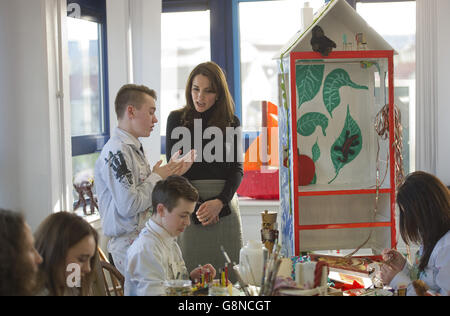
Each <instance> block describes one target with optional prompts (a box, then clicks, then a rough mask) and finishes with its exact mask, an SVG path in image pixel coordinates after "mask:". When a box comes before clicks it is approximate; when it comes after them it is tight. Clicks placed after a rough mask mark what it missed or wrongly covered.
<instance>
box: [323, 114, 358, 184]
mask: <svg viewBox="0 0 450 316" xmlns="http://www.w3.org/2000/svg"><path fill="white" fill-rule="evenodd" d="M362 144H363V140H362V134H361V129H360V128H359V126H358V124H357V123H356V122H355V120H354V119H353V118H352V116H351V115H350V106H348V105H347V117H346V119H345V125H344V128H343V129H342V132H341V135H340V136H339V138H338V139H337V140H336V142H335V143H334V144H333V146H331V161H332V162H333V165H334V169H335V171H336V176H335V177H334V178H333V179H332V180H331V181H330V182H328V184H330V183H331V182H333V181H334V180H336V178H337V176H338V175H339V171H340V170H341V169H342V168H343V167H344V166H345V165H347V164H349V163H350V162H351V161H353V160H354V159H355V158H356V157H357V156H358V155H359V153H360V152H361V149H362Z"/></svg>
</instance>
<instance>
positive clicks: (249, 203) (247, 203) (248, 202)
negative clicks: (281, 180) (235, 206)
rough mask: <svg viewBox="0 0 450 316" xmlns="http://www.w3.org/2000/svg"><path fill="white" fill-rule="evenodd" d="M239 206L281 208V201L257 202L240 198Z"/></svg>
mask: <svg viewBox="0 0 450 316" xmlns="http://www.w3.org/2000/svg"><path fill="white" fill-rule="evenodd" d="M239 206H280V200H257V199H252V198H248V197H239Z"/></svg>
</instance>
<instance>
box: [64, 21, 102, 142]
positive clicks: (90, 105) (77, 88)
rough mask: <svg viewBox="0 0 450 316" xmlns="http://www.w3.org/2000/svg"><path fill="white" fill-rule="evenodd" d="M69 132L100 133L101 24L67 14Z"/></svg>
mask: <svg viewBox="0 0 450 316" xmlns="http://www.w3.org/2000/svg"><path fill="white" fill-rule="evenodd" d="M67 26H68V38H69V66H70V103H71V109H72V111H71V118H72V119H71V122H72V136H85V135H95V134H102V133H104V132H105V130H104V129H105V128H104V123H103V95H102V88H101V87H102V80H101V78H102V77H101V76H102V73H101V56H102V53H101V44H100V43H101V42H100V35H99V34H100V32H101V25H100V24H98V23H95V22H91V21H86V20H81V19H74V18H68V19H67Z"/></svg>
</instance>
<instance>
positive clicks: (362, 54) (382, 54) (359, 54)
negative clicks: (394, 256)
mask: <svg viewBox="0 0 450 316" xmlns="http://www.w3.org/2000/svg"><path fill="white" fill-rule="evenodd" d="M353 58H360V59H364V58H378V59H387V60H388V85H389V86H388V89H389V158H390V166H389V169H390V188H387V189H380V190H379V192H380V193H390V208H391V221H390V222H370V223H346V224H324V225H300V222H299V214H298V210H299V201H298V200H299V196H320V195H351V194H354V195H356V194H375V193H376V190H375V189H373V190H367V189H359V190H358V189H357V190H337V191H332V190H326V191H315V192H311V191H309V192H301V191H300V190H299V185H298V170H299V166H298V153H297V150H293V177H294V189H293V191H294V192H293V194H294V210H293V214H294V238H295V241H294V245H295V254H296V255H299V253H300V231H301V230H317V229H345V228H369V227H390V228H391V248H396V246H397V242H396V228H395V168H394V166H395V165H394V164H395V159H394V149H393V144H394V111H393V108H394V51H392V50H371V51H345V52H344V51H335V52H331V53H330V54H329V56H327V57H324V56H322V55H321V54H319V53H317V52H293V53H291V54H290V73H291V120H292V122H291V123H292V125H291V126H292V135H293V136H292V146H293V148H294V149H296V148H298V142H297V137H296V135H297V132H296V126H297V89H296V78H295V73H296V71H295V62H296V60H299V59H303V60H307V59H312V60H325V59H353Z"/></svg>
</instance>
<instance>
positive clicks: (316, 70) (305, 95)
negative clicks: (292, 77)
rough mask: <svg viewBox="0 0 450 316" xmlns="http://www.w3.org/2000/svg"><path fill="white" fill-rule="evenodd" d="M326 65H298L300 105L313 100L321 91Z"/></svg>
mask: <svg viewBox="0 0 450 316" xmlns="http://www.w3.org/2000/svg"><path fill="white" fill-rule="evenodd" d="M324 72H325V65H298V66H297V68H296V84H297V94H298V100H299V101H298V107H299V108H300V107H301V106H302V104H303V103H305V102H308V101H311V100H312V99H314V97H315V96H316V95H317V94H318V93H319V91H320V87H321V86H322V81H323V75H324Z"/></svg>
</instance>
